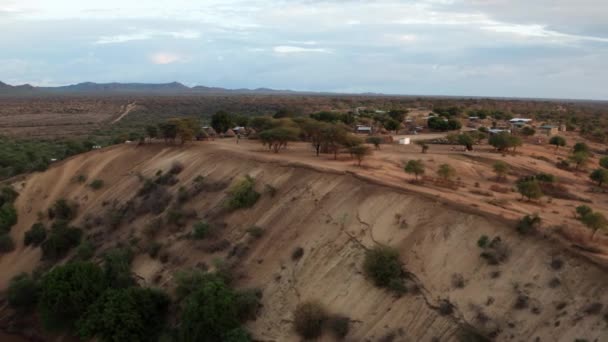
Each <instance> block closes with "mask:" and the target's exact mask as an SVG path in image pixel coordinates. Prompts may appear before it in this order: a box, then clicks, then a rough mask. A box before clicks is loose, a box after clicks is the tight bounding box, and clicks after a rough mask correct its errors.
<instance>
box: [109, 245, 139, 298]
mask: <svg viewBox="0 0 608 342" xmlns="http://www.w3.org/2000/svg"><path fill="white" fill-rule="evenodd" d="M103 260H104V263H103V272H104V277H105V279H106V283H107V284H108V285H109V286H110V287H112V288H115V289H116V288H127V287H129V286H132V285H134V284H135V280H134V279H133V277H132V276H131V261H132V260H133V252H132V251H131V250H130V249H127V248H114V249H111V250H109V251H107V252H106V253H105V255H104V257H103Z"/></svg>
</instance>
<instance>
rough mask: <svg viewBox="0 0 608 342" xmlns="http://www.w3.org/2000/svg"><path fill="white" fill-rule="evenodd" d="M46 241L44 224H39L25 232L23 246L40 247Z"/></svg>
mask: <svg viewBox="0 0 608 342" xmlns="http://www.w3.org/2000/svg"><path fill="white" fill-rule="evenodd" d="M44 239H46V228H45V227H44V224H42V223H40V222H37V223H34V224H33V225H32V228H30V230H28V231H27V232H25V235H24V237H23V244H24V245H26V246H29V245H34V246H39V245H40V244H41V243H42V242H43V241H44Z"/></svg>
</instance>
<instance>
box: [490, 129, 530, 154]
mask: <svg viewBox="0 0 608 342" xmlns="http://www.w3.org/2000/svg"><path fill="white" fill-rule="evenodd" d="M488 143H489V144H490V145H491V146H493V147H494V148H496V149H497V150H498V151H501V152H503V151H506V150H508V149H510V148H512V149H513V151H515V149H516V148H517V147H518V146H521V145H522V141H521V139H520V138H519V137H516V136H514V135H512V134H510V133H507V132H500V133H498V134H493V135H491V136H490V138H489V139H488Z"/></svg>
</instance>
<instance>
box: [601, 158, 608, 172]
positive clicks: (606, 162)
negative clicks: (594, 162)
mask: <svg viewBox="0 0 608 342" xmlns="http://www.w3.org/2000/svg"><path fill="white" fill-rule="evenodd" d="M600 166H601V167H603V168H604V169H608V157H602V158H600Z"/></svg>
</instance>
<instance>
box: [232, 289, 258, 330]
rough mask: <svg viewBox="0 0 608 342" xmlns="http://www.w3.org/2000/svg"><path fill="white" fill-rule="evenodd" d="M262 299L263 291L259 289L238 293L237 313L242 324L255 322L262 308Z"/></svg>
mask: <svg viewBox="0 0 608 342" xmlns="http://www.w3.org/2000/svg"><path fill="white" fill-rule="evenodd" d="M261 299H262V291H261V290H259V289H247V290H241V291H239V292H237V293H236V306H237V312H238V316H239V320H240V321H241V322H244V321H248V320H254V319H255V318H256V317H257V315H258V311H259V310H260V308H261V307H262V304H260V300H261Z"/></svg>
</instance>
